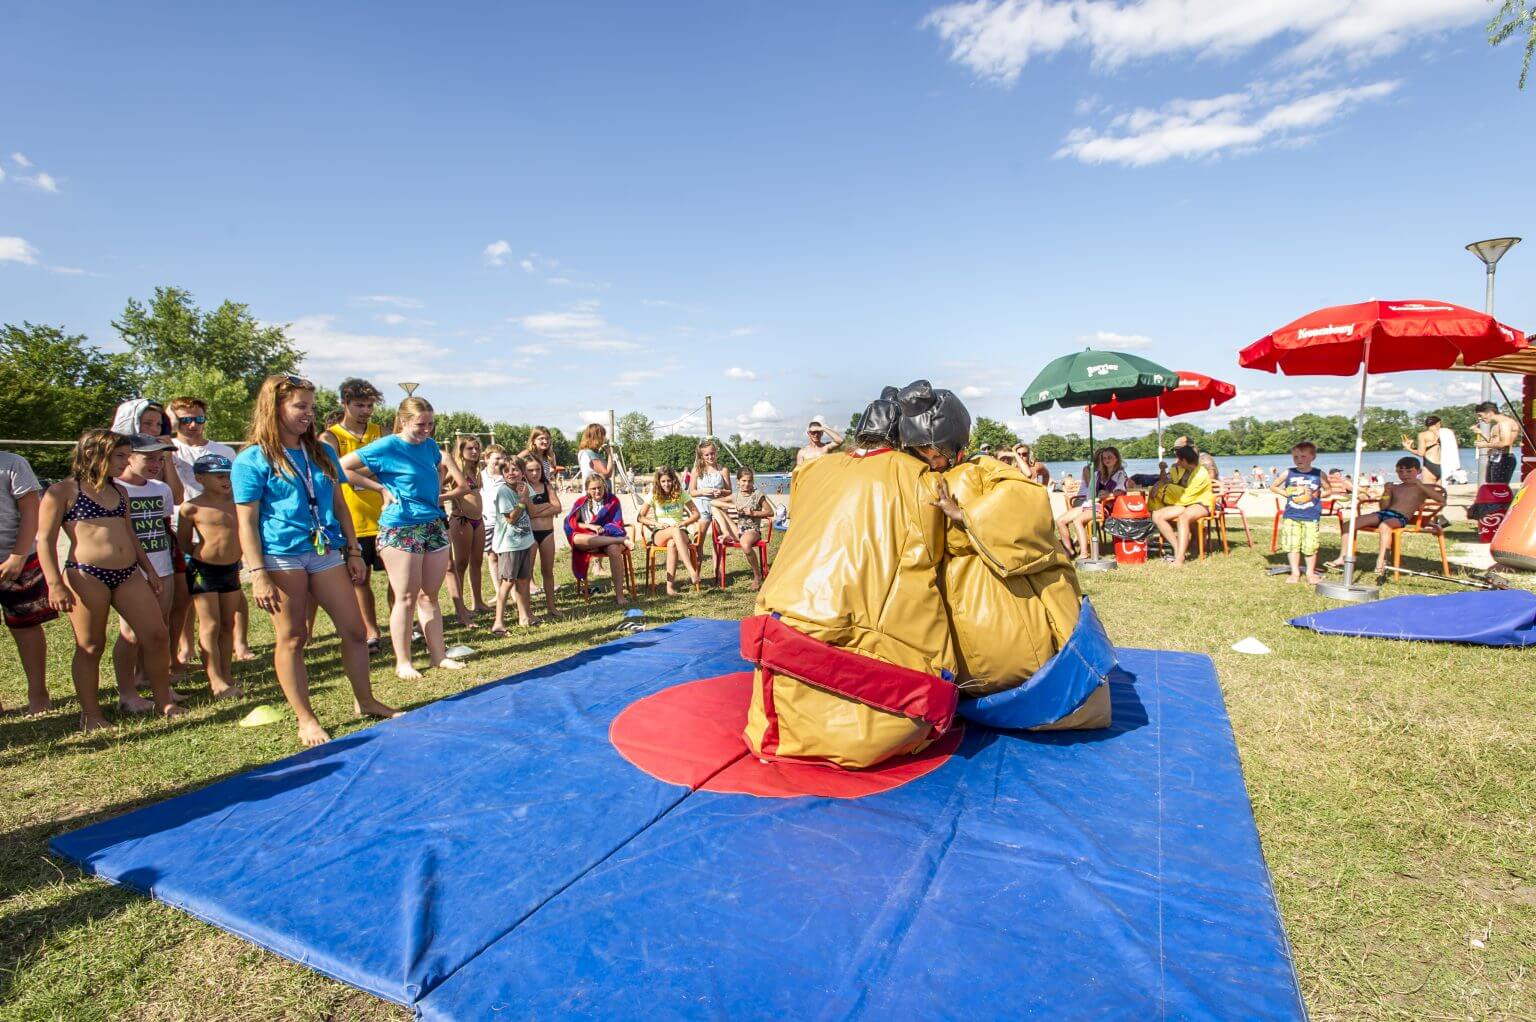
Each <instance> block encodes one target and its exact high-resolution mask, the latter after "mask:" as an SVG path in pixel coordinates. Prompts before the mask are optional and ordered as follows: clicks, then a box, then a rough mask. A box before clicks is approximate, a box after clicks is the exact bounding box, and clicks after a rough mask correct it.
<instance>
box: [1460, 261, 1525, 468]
mask: <svg viewBox="0 0 1536 1022" xmlns="http://www.w3.org/2000/svg"><path fill="white" fill-rule="evenodd" d="M1518 244H1520V239H1519V238H1489V239H1487V240H1486V241H1474V242H1473V243H1472V244H1470V245H1468V246H1467V251H1468V252H1471V253H1472V254H1473V255H1475V256H1477V257H1478V258H1479V259H1481V260H1482V261H1483V265H1484V266H1486V267H1487V268H1488V272H1487V279H1488V288H1487V292H1486V294H1485V295H1484V298H1483V311H1484V312H1486V313H1488V315H1490V316H1491V315H1493V276H1494V274H1495V273H1496V272H1497V271H1498V268H1499V260H1500V259H1502V258H1504V253H1505V252H1508V251H1509V250H1510V249H1512V248H1514V247H1515V246H1516V245H1518ZM1481 400H1482V401H1491V400H1493V376H1492V375H1491V374H1489V373H1484V374H1483V385H1482V391H1481ZM1487 481H1488V448H1486V447H1479V448H1478V449H1477V482H1478V485H1482V484H1483V483H1486V482H1487Z"/></svg>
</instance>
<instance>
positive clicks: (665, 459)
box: [651, 433, 699, 472]
mask: <svg viewBox="0 0 1536 1022" xmlns="http://www.w3.org/2000/svg"><path fill="white" fill-rule="evenodd" d="M698 446H699V438H698V437H696V436H685V435H683V434H681V433H668V434H667V435H666V436H661V437H657V438H656V441H655V443H654V444H653V445H652V448H651V458H652V462H653V464H652V465H651V467H652V468H660V467H661V466H663V465H670V466H671V467H673V468H675V469H677V470H678V471H679V472H681V471H682V470H683V469H685V468H688V467H689V466H691V465H692V464H693V452H694V450H695V449H696V448H697V447H698Z"/></svg>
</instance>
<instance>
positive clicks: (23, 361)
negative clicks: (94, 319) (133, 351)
mask: <svg viewBox="0 0 1536 1022" xmlns="http://www.w3.org/2000/svg"><path fill="white" fill-rule="evenodd" d="M130 362H131V360H130V358H129V356H127V355H115V354H107V353H105V352H103V351H101V350H100V349H99V348H97V347H95V346H94V345H91V344H90V343H88V342H87V341H86V339H85V338H84V337H83V336H81V335H79V334H66V333H65V332H64V331H63V329H62V328H60V327H55V326H45V325H38V324H33V323H23V324H22V325H21V326H14V325H12V324H6V325H5V326H4V327H0V392H3V393H4V394H5V395H6V400H5V401H3V402H0V436H4V437H7V438H11V439H16V440H73V439H75V438H76V437H78V436H79V435H80V433H81V432H82V431H83V430H85V429H88V428H89V427H91V426H110V425H111V424H112V411H113V409H114V408H116V407H117V404H118V402H120V401H124V400H127V399H128V398H130V397H132V396H133V391H134V388H133V383H132V373H131V371H130ZM22 453H24V454H25V455H26V457H27V460H28V461H30V462H32V467H33V468H34V469H36V470H37V472H38V474H39V475H44V476H46V477H48V478H59V477H61V476H63V475H65V474H66V473H67V472H68V468H69V458H70V455H69V448H67V447H28V448H26V449H24V450H23V452H22Z"/></svg>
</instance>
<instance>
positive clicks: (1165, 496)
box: [1149, 446, 1216, 568]
mask: <svg viewBox="0 0 1536 1022" xmlns="http://www.w3.org/2000/svg"><path fill="white" fill-rule="evenodd" d="M1173 457H1174V462H1173V468H1172V470H1170V471H1168V472H1167V473H1165V475H1164V477H1163V478H1162V479H1160V480H1158V483H1157V485H1156V486H1154V487H1153V488H1152V499H1151V501H1150V502H1149V503H1151V505H1152V507H1153V508H1154V510H1153V512H1152V524H1153V525H1155V526H1156V527H1157V531H1158V533H1159V534H1161V535H1162V537H1163V542H1164V543H1166V544H1168V546H1170V547H1171V548H1172V549H1173V566H1174V567H1175V568H1177V567H1180V566H1181V565H1183V563H1184V551H1185V549H1186V548H1187V547H1188V546H1189V534H1190V532H1191V531H1192V530H1193V529H1194V528H1195V523H1196V522H1198V521H1199V520H1200V519H1202V518H1206V517H1208V516H1209V515H1210V514H1211V513H1212V510H1213V509H1214V506H1215V503H1216V496H1215V492H1214V490H1213V489H1212V488H1211V477H1210V474H1209V473H1207V472H1206V471H1205V469H1203V468H1201V467H1200V453H1199V452H1198V451H1196V450H1195V449H1194V448H1193V447H1189V446H1185V447H1175V448H1174V449H1173Z"/></svg>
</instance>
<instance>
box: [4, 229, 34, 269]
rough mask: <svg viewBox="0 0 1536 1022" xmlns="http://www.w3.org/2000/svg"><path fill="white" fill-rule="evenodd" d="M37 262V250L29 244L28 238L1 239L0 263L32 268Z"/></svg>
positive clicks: (10, 237)
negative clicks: (24, 265) (20, 264)
mask: <svg viewBox="0 0 1536 1022" xmlns="http://www.w3.org/2000/svg"><path fill="white" fill-rule="evenodd" d="M36 262H37V249H35V248H33V247H32V246H31V245H29V244H28V243H27V239H26V238H18V237H15V236H14V235H13V236H9V237H0V263H25V264H26V265H28V266H32V265H34V264H36Z"/></svg>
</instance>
